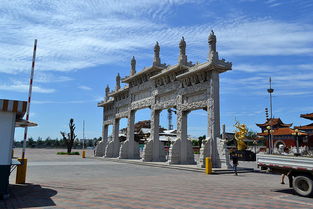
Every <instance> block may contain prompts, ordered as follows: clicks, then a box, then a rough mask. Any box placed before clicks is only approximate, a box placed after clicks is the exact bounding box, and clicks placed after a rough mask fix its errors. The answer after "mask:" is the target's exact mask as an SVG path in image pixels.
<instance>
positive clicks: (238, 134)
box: [234, 121, 248, 150]
mask: <svg viewBox="0 0 313 209" xmlns="http://www.w3.org/2000/svg"><path fill="white" fill-rule="evenodd" d="M234 126H235V127H236V128H237V131H235V139H236V141H237V149H238V150H245V149H246V148H247V145H246V143H245V142H244V141H243V140H244V139H245V138H246V135H247V133H248V129H247V127H246V125H245V124H240V123H239V122H238V121H237V122H236V123H235V125H234Z"/></svg>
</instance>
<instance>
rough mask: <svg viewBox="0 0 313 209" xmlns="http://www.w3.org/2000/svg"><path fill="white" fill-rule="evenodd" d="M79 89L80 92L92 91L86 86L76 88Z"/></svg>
mask: <svg viewBox="0 0 313 209" xmlns="http://www.w3.org/2000/svg"><path fill="white" fill-rule="evenodd" d="M78 88H79V89H82V90H86V91H90V90H92V88H90V87H88V86H83V85H82V86H78Z"/></svg>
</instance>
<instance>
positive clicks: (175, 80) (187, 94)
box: [98, 31, 232, 167]
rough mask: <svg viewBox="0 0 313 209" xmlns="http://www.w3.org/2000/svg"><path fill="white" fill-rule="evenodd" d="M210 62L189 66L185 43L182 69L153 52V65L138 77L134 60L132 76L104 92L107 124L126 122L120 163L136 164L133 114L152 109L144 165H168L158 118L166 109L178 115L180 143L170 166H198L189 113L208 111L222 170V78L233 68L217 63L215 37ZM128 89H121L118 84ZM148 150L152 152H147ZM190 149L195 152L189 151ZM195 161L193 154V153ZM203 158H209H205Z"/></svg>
mask: <svg viewBox="0 0 313 209" xmlns="http://www.w3.org/2000/svg"><path fill="white" fill-rule="evenodd" d="M208 43H209V48H210V50H209V54H208V62H205V63H201V64H199V63H197V64H193V63H192V62H188V60H187V55H186V42H185V40H184V38H182V39H181V41H180V43H179V56H178V64H175V65H171V66H170V65H166V64H162V63H161V59H160V57H159V55H160V46H159V43H156V45H155V47H154V59H153V64H152V66H150V67H147V68H144V69H143V70H142V71H140V72H136V60H135V58H134V57H133V58H132V60H131V70H130V75H129V76H127V77H125V78H123V79H121V77H120V75H119V74H118V75H117V76H116V87H115V90H114V91H110V89H109V88H108V87H107V88H106V96H105V100H104V101H102V102H100V103H99V104H98V106H99V107H103V109H104V122H103V123H104V124H108V123H110V124H116V120H118V119H119V118H122V117H127V118H128V125H127V140H126V141H125V142H123V144H122V145H121V149H120V153H119V158H127V159H138V158H139V152H138V150H139V149H138V144H136V143H135V141H134V122H135V112H136V110H138V109H142V108H146V107H149V108H151V140H150V141H149V142H148V143H147V149H146V150H147V151H146V153H145V156H146V157H145V158H144V159H145V160H147V161H164V154H163V151H162V150H163V148H162V146H161V144H160V141H159V136H158V131H157V129H158V127H159V115H160V111H161V110H163V109H168V108H170V107H175V108H176V109H177V137H178V139H177V141H176V142H175V143H174V144H173V147H172V152H171V155H170V159H169V162H170V163H181V164H185V163H187V164H190V163H194V159H193V157H191V152H192V145H191V143H189V141H188V140H187V114H188V112H189V111H191V110H195V109H206V110H207V118H208V132H207V133H208V134H207V137H208V139H209V140H210V143H208V144H207V147H206V149H208V150H210V152H207V153H209V155H210V157H212V162H213V167H220V160H219V156H218V151H217V140H218V137H220V102H219V85H220V84H219V74H220V73H223V72H226V71H228V70H231V67H232V64H231V63H230V62H226V61H225V60H224V59H219V57H218V52H217V51H216V36H215V35H214V32H213V31H212V32H211V34H210V35H209V38H208ZM121 80H122V82H123V83H126V84H127V85H126V86H125V87H123V88H121V85H120V82H121ZM148 145H149V146H148ZM190 146H191V151H190ZM192 156H193V153H192ZM204 157H205V156H204Z"/></svg>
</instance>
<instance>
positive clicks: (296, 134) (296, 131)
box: [292, 129, 300, 156]
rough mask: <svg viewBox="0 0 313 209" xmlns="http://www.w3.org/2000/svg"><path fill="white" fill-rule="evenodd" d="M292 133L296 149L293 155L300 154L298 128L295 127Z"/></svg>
mask: <svg viewBox="0 0 313 209" xmlns="http://www.w3.org/2000/svg"><path fill="white" fill-rule="evenodd" d="M292 135H294V136H295V137H296V149H297V153H295V154H294V155H295V156H300V152H299V130H298V129H295V131H294V132H293V133H292Z"/></svg>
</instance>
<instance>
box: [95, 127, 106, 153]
mask: <svg viewBox="0 0 313 209" xmlns="http://www.w3.org/2000/svg"><path fill="white" fill-rule="evenodd" d="M108 132H109V125H105V124H103V126H102V140H101V141H100V142H98V143H97V146H96V148H95V156H96V157H103V156H104V155H105V149H106V146H107V144H108Z"/></svg>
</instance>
